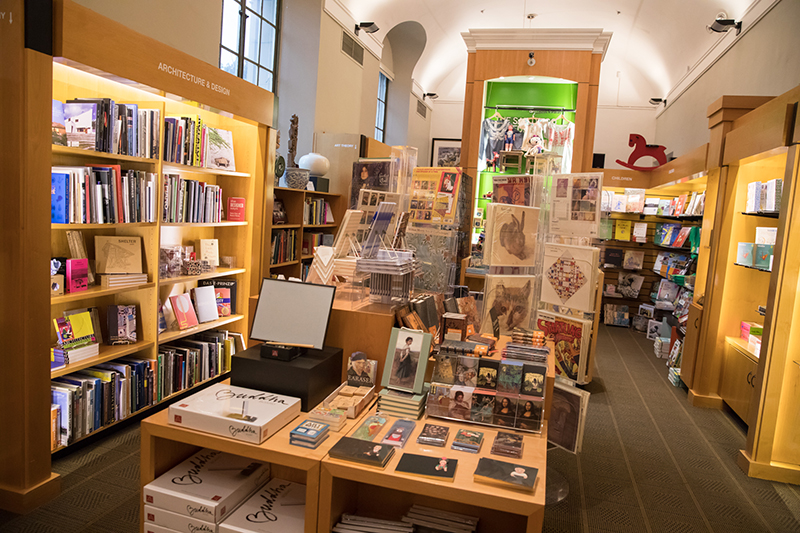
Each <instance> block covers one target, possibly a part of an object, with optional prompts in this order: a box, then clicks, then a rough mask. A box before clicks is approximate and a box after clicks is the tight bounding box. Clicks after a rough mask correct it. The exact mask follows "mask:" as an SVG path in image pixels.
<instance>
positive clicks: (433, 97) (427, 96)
mask: <svg viewBox="0 0 800 533" xmlns="http://www.w3.org/2000/svg"><path fill="white" fill-rule="evenodd" d="M426 98H430V99H431V100H436V99H437V98H439V95H438V94H436V93H425V94H423V95H422V99H423V100H425V99H426Z"/></svg>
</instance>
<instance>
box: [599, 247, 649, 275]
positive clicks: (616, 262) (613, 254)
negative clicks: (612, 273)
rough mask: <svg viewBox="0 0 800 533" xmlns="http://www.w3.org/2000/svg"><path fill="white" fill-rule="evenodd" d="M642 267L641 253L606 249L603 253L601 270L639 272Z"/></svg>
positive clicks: (642, 255) (642, 253)
mask: <svg viewBox="0 0 800 533" xmlns="http://www.w3.org/2000/svg"><path fill="white" fill-rule="evenodd" d="M643 266H644V252H643V251H640V250H622V249H621V248H606V249H605V251H604V252H603V268H622V269H625V270H641V269H642V267H643Z"/></svg>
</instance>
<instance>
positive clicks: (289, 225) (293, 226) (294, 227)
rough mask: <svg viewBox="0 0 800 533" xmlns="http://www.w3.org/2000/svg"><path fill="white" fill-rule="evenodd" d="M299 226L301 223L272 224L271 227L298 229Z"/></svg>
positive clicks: (274, 228)
mask: <svg viewBox="0 0 800 533" xmlns="http://www.w3.org/2000/svg"><path fill="white" fill-rule="evenodd" d="M301 226H302V224H276V225H274V226H272V229H273V230H276V229H300V227H301Z"/></svg>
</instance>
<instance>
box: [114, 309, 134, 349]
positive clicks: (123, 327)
mask: <svg viewBox="0 0 800 533" xmlns="http://www.w3.org/2000/svg"><path fill="white" fill-rule="evenodd" d="M107 318H108V344H110V345H112V346H113V345H117V344H136V306H135V305H109V306H108V308H107Z"/></svg>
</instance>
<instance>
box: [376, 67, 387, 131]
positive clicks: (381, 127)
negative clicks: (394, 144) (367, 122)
mask: <svg viewBox="0 0 800 533" xmlns="http://www.w3.org/2000/svg"><path fill="white" fill-rule="evenodd" d="M388 89H389V78H387V77H386V76H385V75H384V74H383V72H381V73H380V79H379V81H378V112H377V113H375V140H376V141H380V142H383V137H384V133H385V132H386V93H387V91H388Z"/></svg>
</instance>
